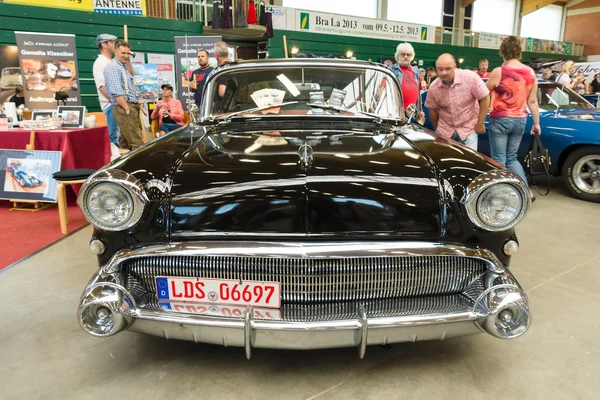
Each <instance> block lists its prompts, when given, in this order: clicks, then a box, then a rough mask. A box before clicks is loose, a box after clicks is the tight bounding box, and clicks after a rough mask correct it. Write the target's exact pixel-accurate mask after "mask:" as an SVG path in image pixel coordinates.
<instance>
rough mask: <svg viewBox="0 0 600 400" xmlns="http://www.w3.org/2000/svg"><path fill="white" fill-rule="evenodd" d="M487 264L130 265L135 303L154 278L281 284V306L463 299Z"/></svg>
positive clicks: (216, 261)
mask: <svg viewBox="0 0 600 400" xmlns="http://www.w3.org/2000/svg"><path fill="white" fill-rule="evenodd" d="M486 269H487V268H486V263H485V261H483V260H480V259H476V258H470V257H463V256H393V257H352V258H266V257H229V256H169V255H165V256H150V257H143V258H137V259H132V260H129V261H127V262H126V263H125V264H124V268H123V270H124V272H125V277H126V280H127V287H128V289H129V290H130V291H131V292H132V294H133V295H134V296H135V297H141V296H143V295H145V294H148V293H155V291H156V288H155V283H154V278H155V277H156V276H180V277H203V278H216V279H235V280H256V281H268V282H273V281H275V282H279V283H280V284H281V296H282V299H281V300H282V302H283V303H291V304H311V303H323V302H339V301H357V300H377V299H394V298H405V297H418V296H431V295H449V294H459V293H463V292H464V291H465V290H467V289H468V288H469V287H470V286H471V285H472V284H473V283H474V282H476V281H477V280H478V279H479V278H480V277H481V276H482V275H483V274H485V272H486Z"/></svg>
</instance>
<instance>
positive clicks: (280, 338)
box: [78, 264, 531, 358]
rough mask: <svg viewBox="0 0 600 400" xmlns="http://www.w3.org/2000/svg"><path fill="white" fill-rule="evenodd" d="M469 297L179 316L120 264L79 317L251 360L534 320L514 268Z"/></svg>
mask: <svg viewBox="0 0 600 400" xmlns="http://www.w3.org/2000/svg"><path fill="white" fill-rule="evenodd" d="M463 295H464V296H463ZM463 295H460V294H458V295H454V297H453V298H452V299H453V300H452V301H453V303H452V307H439V306H438V304H442V303H443V304H445V305H447V304H449V303H448V302H449V300H447V298H448V297H442V296H430V297H421V298H416V299H407V300H406V302H409V303H410V302H412V303H411V304H413V303H414V306H411V307H412V308H410V307H409V308H410V310H409V311H407V308H406V307H397V308H395V307H391V308H390V307H387V308H386V309H385V310H383V308H381V307H379V308H378V307H377V306H376V303H373V302H370V303H369V302H354V303H349V304H348V303H346V305H345V309H346V310H347V309H352V312H345V313H343V314H341V315H337V316H334V315H330V314H328V313H326V312H321V313H318V314H317V315H316V316H311V318H304V319H302V318H292V317H290V315H289V313H288V315H286V313H285V312H282V315H281V316H278V317H276V318H273V319H260V318H255V312H254V310H253V309H252V308H251V307H248V308H246V309H245V311H244V312H243V313H242V314H241V316H239V317H223V316H214V315H198V314H188V313H175V312H170V311H165V310H162V309H160V307H151V306H149V305H148V304H145V303H141V302H140V305H139V304H138V302H137V301H136V298H135V297H134V296H133V295H132V294H131V293H130V292H129V291H128V290H127V289H126V285H125V284H124V280H123V276H122V275H121V272H120V271H119V268H114V264H113V267H111V268H110V269H107V268H106V267H105V268H100V269H99V270H98V271H97V273H96V274H95V275H94V276H93V277H92V279H91V280H90V282H89V283H88V286H87V288H86V289H85V290H84V292H83V294H82V296H81V301H80V305H79V310H78V317H79V322H80V325H81V326H82V328H83V329H84V330H85V331H86V332H88V333H90V334H91V335H94V336H98V337H105V336H111V335H114V334H116V333H118V332H120V331H122V330H126V329H127V330H130V331H133V332H140V333H146V334H150V335H155V336H162V337H164V338H166V339H180V340H188V341H194V342H202V343H211V344H218V345H224V346H236V347H244V348H245V352H246V356H247V357H248V358H250V356H251V353H252V349H253V348H275V349H301V350H303V349H323V348H336V347H357V348H358V350H359V356H360V357H361V358H362V357H363V356H364V354H365V351H366V347H367V346H368V345H375V344H380V345H381V344H383V345H385V344H389V343H398V342H415V341H422V340H444V339H447V338H453V337H459V336H466V335H471V334H475V333H480V332H487V333H489V334H491V335H492V336H494V337H497V338H502V339H512V338H516V337H518V336H521V335H522V334H523V333H525V332H526V331H527V330H528V328H529V326H530V324H531V316H530V312H529V304H528V299H527V296H526V294H525V293H524V292H523V291H522V289H521V288H520V286H519V284H518V282H517V281H516V280H515V278H514V277H513V276H512V274H511V273H510V272H509V271H508V270H499V269H498V268H490V270H488V272H487V273H486V275H485V276H484V277H483V278H482V281H481V282H480V285H479V286H478V289H477V291H475V292H474V293H464V294H463ZM456 298H458V299H459V300H458V301H457V300H456ZM384 311H385V312H384Z"/></svg>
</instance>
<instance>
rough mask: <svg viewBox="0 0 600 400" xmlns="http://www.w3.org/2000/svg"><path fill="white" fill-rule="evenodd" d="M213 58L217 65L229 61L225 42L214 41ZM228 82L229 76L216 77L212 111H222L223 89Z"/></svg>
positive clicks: (224, 105)
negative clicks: (215, 91)
mask: <svg viewBox="0 0 600 400" xmlns="http://www.w3.org/2000/svg"><path fill="white" fill-rule="evenodd" d="M215 58H216V59H217V65H219V66H221V65H223V64H225V63H228V62H230V61H229V49H228V46H227V43H225V42H217V43H215ZM228 84H229V78H227V77H226V76H221V77H220V78H218V79H217V88H218V89H217V93H215V99H214V106H213V111H214V112H223V111H225V110H224V108H225V107H226V104H224V100H225V99H224V97H225V90H226V89H227V85H228Z"/></svg>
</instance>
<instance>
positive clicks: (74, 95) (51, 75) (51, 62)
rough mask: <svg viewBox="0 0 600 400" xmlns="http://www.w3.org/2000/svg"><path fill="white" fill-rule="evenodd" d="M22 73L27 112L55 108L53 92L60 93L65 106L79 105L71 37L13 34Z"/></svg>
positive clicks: (76, 69)
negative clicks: (62, 94) (65, 96)
mask: <svg viewBox="0 0 600 400" xmlns="http://www.w3.org/2000/svg"><path fill="white" fill-rule="evenodd" d="M15 38H16V41H17V47H18V49H19V51H18V54H19V64H20V69H21V72H22V74H23V76H22V80H23V90H24V92H25V106H27V108H29V109H31V110H39V109H48V108H52V107H56V106H57V102H56V100H55V98H54V95H55V93H56V92H59V91H60V92H64V93H66V94H67V96H68V97H67V98H66V99H65V100H64V102H65V104H67V105H73V106H78V105H80V104H81V94H80V83H79V74H78V72H79V70H78V67H77V50H76V47H75V35H67V34H52V33H37V32H15Z"/></svg>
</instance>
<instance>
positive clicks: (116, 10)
mask: <svg viewBox="0 0 600 400" xmlns="http://www.w3.org/2000/svg"><path fill="white" fill-rule="evenodd" d="M4 2H5V3H12V4H23V5H27V6H39V7H52V8H65V9H68V10H77V11H87V12H99V13H103V14H119V15H132V16H135V15H146V1H144V0H4Z"/></svg>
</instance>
